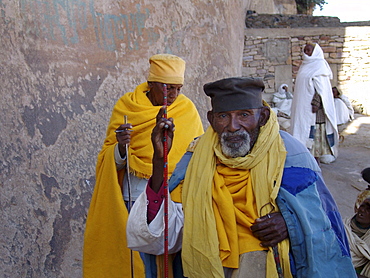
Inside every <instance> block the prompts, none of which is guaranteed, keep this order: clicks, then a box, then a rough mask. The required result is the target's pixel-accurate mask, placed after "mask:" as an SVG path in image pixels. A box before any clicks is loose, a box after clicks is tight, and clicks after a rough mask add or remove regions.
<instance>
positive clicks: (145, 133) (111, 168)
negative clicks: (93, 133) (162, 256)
mask: <svg viewBox="0 0 370 278" xmlns="http://www.w3.org/2000/svg"><path fill="white" fill-rule="evenodd" d="M148 90H149V87H148V86H147V83H146V82H145V83H142V84H141V85H139V86H138V87H136V89H135V91H134V92H132V93H127V94H125V95H124V96H122V97H121V98H120V99H119V100H118V101H117V103H116V105H115V107H114V109H113V113H112V116H111V119H110V123H109V125H108V129H107V136H106V139H105V141H104V145H103V147H102V150H101V152H100V153H99V156H98V159H97V165H96V185H95V188H94V193H93V196H92V199H91V203H90V208H89V212H88V216H87V221H86V230H85V238H84V250H83V275H84V277H85V278H89V277H94V278H99V277H109V278H115V277H131V267H130V265H131V259H130V258H131V253H130V250H129V249H128V248H127V247H126V246H127V242H126V222H127V217H128V212H127V209H126V206H125V204H124V201H123V197H122V192H121V188H120V185H121V184H122V180H123V175H124V170H121V171H119V172H117V170H116V164H115V159H114V148H115V145H116V144H117V141H116V134H115V132H114V131H115V130H116V129H117V127H118V126H120V125H121V124H123V119H124V115H127V116H128V122H129V123H131V124H132V126H133V130H134V131H133V132H132V134H131V143H130V146H129V165H130V172H132V173H134V174H135V175H136V176H138V177H141V178H148V177H150V175H151V171H152V163H151V162H152V155H153V147H152V144H151V139H150V138H151V132H152V129H153V128H154V126H155V123H156V115H157V114H158V111H159V108H160V106H153V105H152V104H151V102H150V101H149V99H148V98H147V96H146V94H145V93H146V91H148ZM167 110H168V111H167V112H168V117H172V118H173V119H174V123H175V126H176V130H175V136H174V140H173V145H172V149H171V153H170V154H169V157H168V160H169V167H168V168H169V175H171V174H172V171H173V169H174V167H175V165H176V163H177V162H178V161H179V160H180V158H181V156H182V155H183V154H184V153H185V151H186V148H187V146H188V144H189V143H190V142H191V141H192V140H193V139H194V138H195V137H197V136H199V135H201V134H202V133H203V127H202V123H201V120H200V117H199V114H198V112H197V110H196V108H195V105H194V104H193V103H192V102H191V101H190V100H189V99H188V98H187V97H186V96H184V95H182V94H181V95H179V96H178V98H177V99H176V101H175V102H174V103H172V104H171V105H170V106H169V107H168V109H167ZM133 255H134V259H133V263H134V271H135V272H134V274H135V277H144V276H145V274H144V267H143V263H142V260H141V259H140V257H139V254H138V253H137V252H133Z"/></svg>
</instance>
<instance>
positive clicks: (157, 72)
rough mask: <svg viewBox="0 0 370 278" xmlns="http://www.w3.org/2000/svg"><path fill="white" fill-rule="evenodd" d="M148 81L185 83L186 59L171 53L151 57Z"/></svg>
mask: <svg viewBox="0 0 370 278" xmlns="http://www.w3.org/2000/svg"><path fill="white" fill-rule="evenodd" d="M149 63H150V68H149V76H148V80H147V81H152V82H160V83H166V84H184V73H185V61H184V60H183V59H181V58H180V57H177V56H175V55H171V54H156V55H153V56H152V57H150V59H149Z"/></svg>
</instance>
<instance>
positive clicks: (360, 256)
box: [344, 218, 370, 277]
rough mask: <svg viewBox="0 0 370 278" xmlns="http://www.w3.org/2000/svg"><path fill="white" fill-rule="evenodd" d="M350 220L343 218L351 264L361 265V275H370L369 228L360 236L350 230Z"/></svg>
mask: <svg viewBox="0 0 370 278" xmlns="http://www.w3.org/2000/svg"><path fill="white" fill-rule="evenodd" d="M351 221H352V219H351V218H346V219H344V227H345V229H346V234H347V238H348V243H349V247H350V250H351V257H352V263H353V266H354V267H355V268H358V267H363V269H362V271H361V275H364V276H366V277H370V229H369V230H368V231H367V232H366V233H365V234H364V235H363V236H362V237H361V238H360V237H359V236H357V235H356V234H355V233H354V232H353V231H352V228H351Z"/></svg>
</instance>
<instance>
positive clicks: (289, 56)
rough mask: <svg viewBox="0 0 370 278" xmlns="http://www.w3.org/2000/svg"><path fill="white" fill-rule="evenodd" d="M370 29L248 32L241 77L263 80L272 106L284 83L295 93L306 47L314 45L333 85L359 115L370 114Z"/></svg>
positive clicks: (276, 29) (333, 28) (313, 28)
mask: <svg viewBox="0 0 370 278" xmlns="http://www.w3.org/2000/svg"><path fill="white" fill-rule="evenodd" d="M266 17H274V16H268V15H266ZM310 18H312V17H310ZM303 25H304V24H303ZM307 25H309V24H305V26H307ZM368 25H369V26H366V25H365V26H361V25H359V26H343V24H340V23H339V24H337V25H336V26H331V27H317V26H316V27H315V26H309V27H294V28H292V27H288V28H269V26H266V27H267V28H246V29H245V41H244V52H243V69H242V74H243V76H259V77H263V78H264V80H265V84H266V90H265V96H264V98H265V99H266V100H267V101H268V102H271V100H272V93H274V92H276V91H277V89H278V88H279V86H280V85H281V84H282V83H286V84H288V85H289V87H290V88H291V90H293V91H294V79H295V76H296V73H297V71H298V69H299V66H300V64H301V62H302V51H303V47H304V45H305V44H306V43H307V42H315V43H318V44H319V45H320V46H321V48H322V49H323V51H324V56H325V59H326V60H327V62H328V63H329V65H330V67H331V69H332V71H333V79H332V85H333V86H337V87H338V88H339V89H341V90H342V92H343V93H344V94H345V95H347V96H348V97H349V98H350V100H351V101H352V103H353V105H354V107H355V108H356V110H357V112H361V113H364V114H369V113H370V96H369V88H370V74H369V73H370V60H369V59H370V58H369V57H370V23H368ZM270 27H271V26H270Z"/></svg>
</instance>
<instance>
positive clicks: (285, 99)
mask: <svg viewBox="0 0 370 278" xmlns="http://www.w3.org/2000/svg"><path fill="white" fill-rule="evenodd" d="M284 87H287V88H288V85H287V84H282V85H281V86H280V87H279V90H278V91H277V92H276V93H275V94H274V96H273V98H272V102H273V103H274V104H275V107H276V108H277V111H281V112H283V113H284V114H286V115H287V116H290V109H291V106H292V99H293V95H292V93H291V92H289V91H285V89H284Z"/></svg>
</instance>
